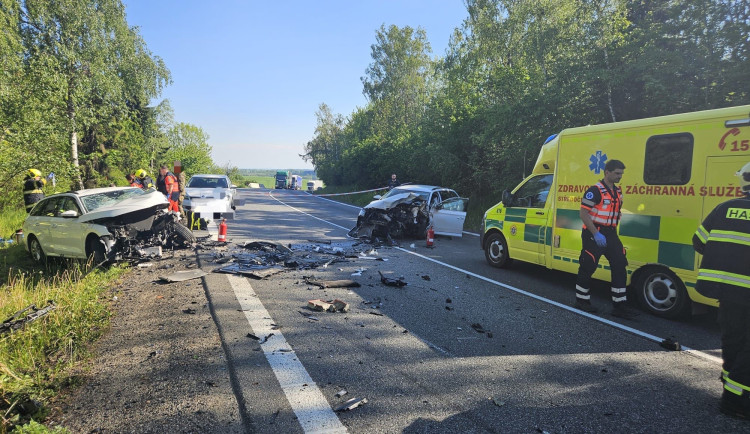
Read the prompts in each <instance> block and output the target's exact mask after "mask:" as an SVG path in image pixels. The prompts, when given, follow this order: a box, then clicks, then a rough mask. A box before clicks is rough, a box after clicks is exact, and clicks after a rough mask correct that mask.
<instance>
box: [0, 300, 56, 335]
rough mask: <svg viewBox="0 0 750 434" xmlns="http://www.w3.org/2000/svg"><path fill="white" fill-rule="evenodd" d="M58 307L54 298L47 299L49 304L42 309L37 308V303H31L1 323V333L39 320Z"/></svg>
mask: <svg viewBox="0 0 750 434" xmlns="http://www.w3.org/2000/svg"><path fill="white" fill-rule="evenodd" d="M56 308H57V305H56V304H55V302H54V301H53V300H47V305H46V306H45V307H43V308H41V309H40V308H37V307H36V305H35V304H31V305H29V306H27V307H25V308H24V309H21V310H19V311H18V312H16V313H14V314H13V315H11V317H10V318H8V319H6V320H5V321H3V323H2V324H0V334H2V333H5V332H9V331H11V330H18V329H20V328H21V327H23V326H24V325H26V324H27V323H30V322H33V321H36V320H38V319H39V318H41V317H43V316H44V315H47V314H48V313H50V312H52V311H53V310H55V309H56ZM27 312H28V313H27ZM24 314H25V315H24ZM22 315H23V316H22Z"/></svg>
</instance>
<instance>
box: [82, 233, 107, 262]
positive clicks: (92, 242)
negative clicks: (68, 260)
mask: <svg viewBox="0 0 750 434" xmlns="http://www.w3.org/2000/svg"><path fill="white" fill-rule="evenodd" d="M105 241H106V237H101V238H99V237H93V236H92V237H89V238H88V240H87V241H86V257H87V258H88V259H89V260H90V261H93V263H94V264H95V265H99V264H102V263H104V262H106V261H107V249H105V247H104V243H105Z"/></svg>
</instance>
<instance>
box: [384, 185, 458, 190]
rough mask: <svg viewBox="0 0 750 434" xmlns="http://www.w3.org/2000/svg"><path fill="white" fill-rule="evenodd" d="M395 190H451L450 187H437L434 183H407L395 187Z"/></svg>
mask: <svg viewBox="0 0 750 434" xmlns="http://www.w3.org/2000/svg"><path fill="white" fill-rule="evenodd" d="M393 189H394V190H409V191H435V190H450V188H445V187H437V186H434V185H423V184H406V185H399V186H398V187H393Z"/></svg>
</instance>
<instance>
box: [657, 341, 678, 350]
mask: <svg viewBox="0 0 750 434" xmlns="http://www.w3.org/2000/svg"><path fill="white" fill-rule="evenodd" d="M659 346H660V347H662V348H664V349H667V350H671V351H680V350H681V349H682V345H680V343H679V342H677V341H673V340H672V339H670V338H666V339H664V340H663V341H661V342H660V343H659Z"/></svg>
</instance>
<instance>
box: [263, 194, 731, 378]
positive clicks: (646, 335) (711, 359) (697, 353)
mask: <svg viewBox="0 0 750 434" xmlns="http://www.w3.org/2000/svg"><path fill="white" fill-rule="evenodd" d="M269 194H270V193H269ZM271 197H273V196H271ZM274 199H276V198H275V197H274ZM276 200H277V201H279V203H282V204H284V205H286V206H288V207H289V208H292V209H294V210H296V211H298V212H301V213H302V214H305V215H308V216H310V217H313V218H315V219H317V220H320V221H322V222H325V223H328V224H330V225H333V226H336V227H339V228H341V229H344V230H347V231H348V229H346V228H344V227H341V226H339V225H337V224H335V223H331V222H329V221H326V220H323V219H320V218H318V217H315V216H313V215H310V214H307V213H306V212H303V211H300V210H298V209H296V208H294V207H292V206H290V205H287V204H286V203H284V202H282V201H281V200H279V199H276ZM395 248H396V249H397V250H401V251H402V252H406V253H408V254H410V255H414V256H418V257H420V258H422V259H425V260H427V261H431V262H434V263H436V264H439V265H442V266H444V267H447V268H450V269H452V270H455V271H458V272H461V273H465V274H468V275H470V276H473V277H476V278H477V279H481V280H484V281H485V282H488V283H492V284H493V285H497V286H500V287H503V288H505V289H509V290H511V291H514V292H517V293H519V294H522V295H525V296H527V297H531V298H533V299H535V300H539V301H542V302H544V303H548V304H551V305H553V306H557V307H559V308H561V309H565V310H567V311H568V312H571V313H574V314H576V315H581V316H585V317H586V318H589V319H592V320H594V321H599V322H601V323H603V324H607V325H610V326H612V327H615V328H618V329H620V330H623V331H626V332H629V333H633V334H635V335H637V336H641V337H643V338H646V339H648V340H651V341H654V342H656V343H661V342H662V341H663V340H664V339H662V338H660V337H658V336H654V335H652V334H650V333H646V332H642V331H640V330H636V329H634V328H632V327H628V326H626V325H622V324H620V323H617V322H614V321H610V320H608V319H606V318H602V317H599V316H596V315H592V314H590V313H588V312H584V311H582V310H578V309H575V308H573V307H570V306H567V305H565V304H562V303H558V302H556V301H554V300H550V299H548V298H544V297H541V296H539V295H536V294H532V293H530V292H528V291H524V290H522V289H519V288H516V287H515V286H511V285H508V284H505V283H502V282H498V281H497V280H492V279H490V278H489V277H485V276H482V275H479V274H476V273H472V272H471V271H468V270H464V269H462V268H458V267H456V266H454V265H450V264H446V263H445V262H441V261H438V260H436V259H432V258H430V257H428V256H424V255H421V254H419V253H416V252H412V251H409V250H406V249H403V248H401V247H395ZM680 351H682V352H685V353H688V354H691V355H693V356H696V357H699V358H701V359H704V360H707V361H709V362H714V363H718V364H722V363H723V361H722V359H721V358H720V357H716V356H713V355H711V354H708V353H704V352H703V351H699V350H695V349H692V348H690V347H686V346H684V345H683V346H682V349H681V350H680Z"/></svg>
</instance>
